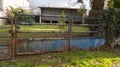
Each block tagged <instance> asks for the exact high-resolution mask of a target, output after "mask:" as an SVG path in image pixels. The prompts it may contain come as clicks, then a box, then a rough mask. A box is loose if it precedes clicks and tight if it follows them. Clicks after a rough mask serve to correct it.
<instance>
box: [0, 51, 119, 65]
mask: <svg viewBox="0 0 120 67" xmlns="http://www.w3.org/2000/svg"><path fill="white" fill-rule="evenodd" d="M118 54H119V52H118ZM48 56H50V57H51V58H48ZM42 59H44V61H43V60H42ZM59 61H60V62H59ZM6 64H10V63H8V62H1V63H0V66H1V67H4V66H6ZM14 64H16V65H17V67H112V65H117V64H120V57H119V55H117V53H114V54H112V53H111V52H103V51H92V52H90V51H69V52H62V53H52V54H51V53H48V54H43V55H39V56H37V58H36V56H32V57H31V56H30V58H29V56H28V58H27V57H26V58H24V60H22V59H21V60H16V61H15V62H14ZM11 65H12V64H11ZM11 65H10V67H11ZM53 65H54V66H53Z"/></svg>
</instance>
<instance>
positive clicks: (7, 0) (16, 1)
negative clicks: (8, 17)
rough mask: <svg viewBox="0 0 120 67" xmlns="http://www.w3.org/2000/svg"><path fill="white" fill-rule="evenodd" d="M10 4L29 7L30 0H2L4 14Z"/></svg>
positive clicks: (1, 7) (0, 6) (1, 6)
mask: <svg viewBox="0 0 120 67" xmlns="http://www.w3.org/2000/svg"><path fill="white" fill-rule="evenodd" d="M10 6H12V7H14V8H17V7H21V8H23V9H29V0H0V12H3V14H4V15H5V13H6V11H7V10H9V7H10Z"/></svg>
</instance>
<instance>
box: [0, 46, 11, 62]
mask: <svg viewBox="0 0 120 67" xmlns="http://www.w3.org/2000/svg"><path fill="white" fill-rule="evenodd" d="M10 58H11V48H10V46H0V60H3V59H10Z"/></svg>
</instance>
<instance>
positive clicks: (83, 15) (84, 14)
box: [78, 5, 86, 24]
mask: <svg viewBox="0 0 120 67" xmlns="http://www.w3.org/2000/svg"><path fill="white" fill-rule="evenodd" d="M78 13H80V14H81V15H82V17H83V19H82V23H83V24H84V23H85V18H84V17H85V16H86V9H85V5H82V6H81V7H80V9H79V10H78Z"/></svg>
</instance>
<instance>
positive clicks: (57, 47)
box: [16, 39, 68, 54]
mask: <svg viewBox="0 0 120 67" xmlns="http://www.w3.org/2000/svg"><path fill="white" fill-rule="evenodd" d="M16 50H17V54H36V53H44V52H51V51H65V50H68V42H67V40H58V39H53V40H50V39H49V40H32V41H31V40H22V41H18V42H17V45H16Z"/></svg>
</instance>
